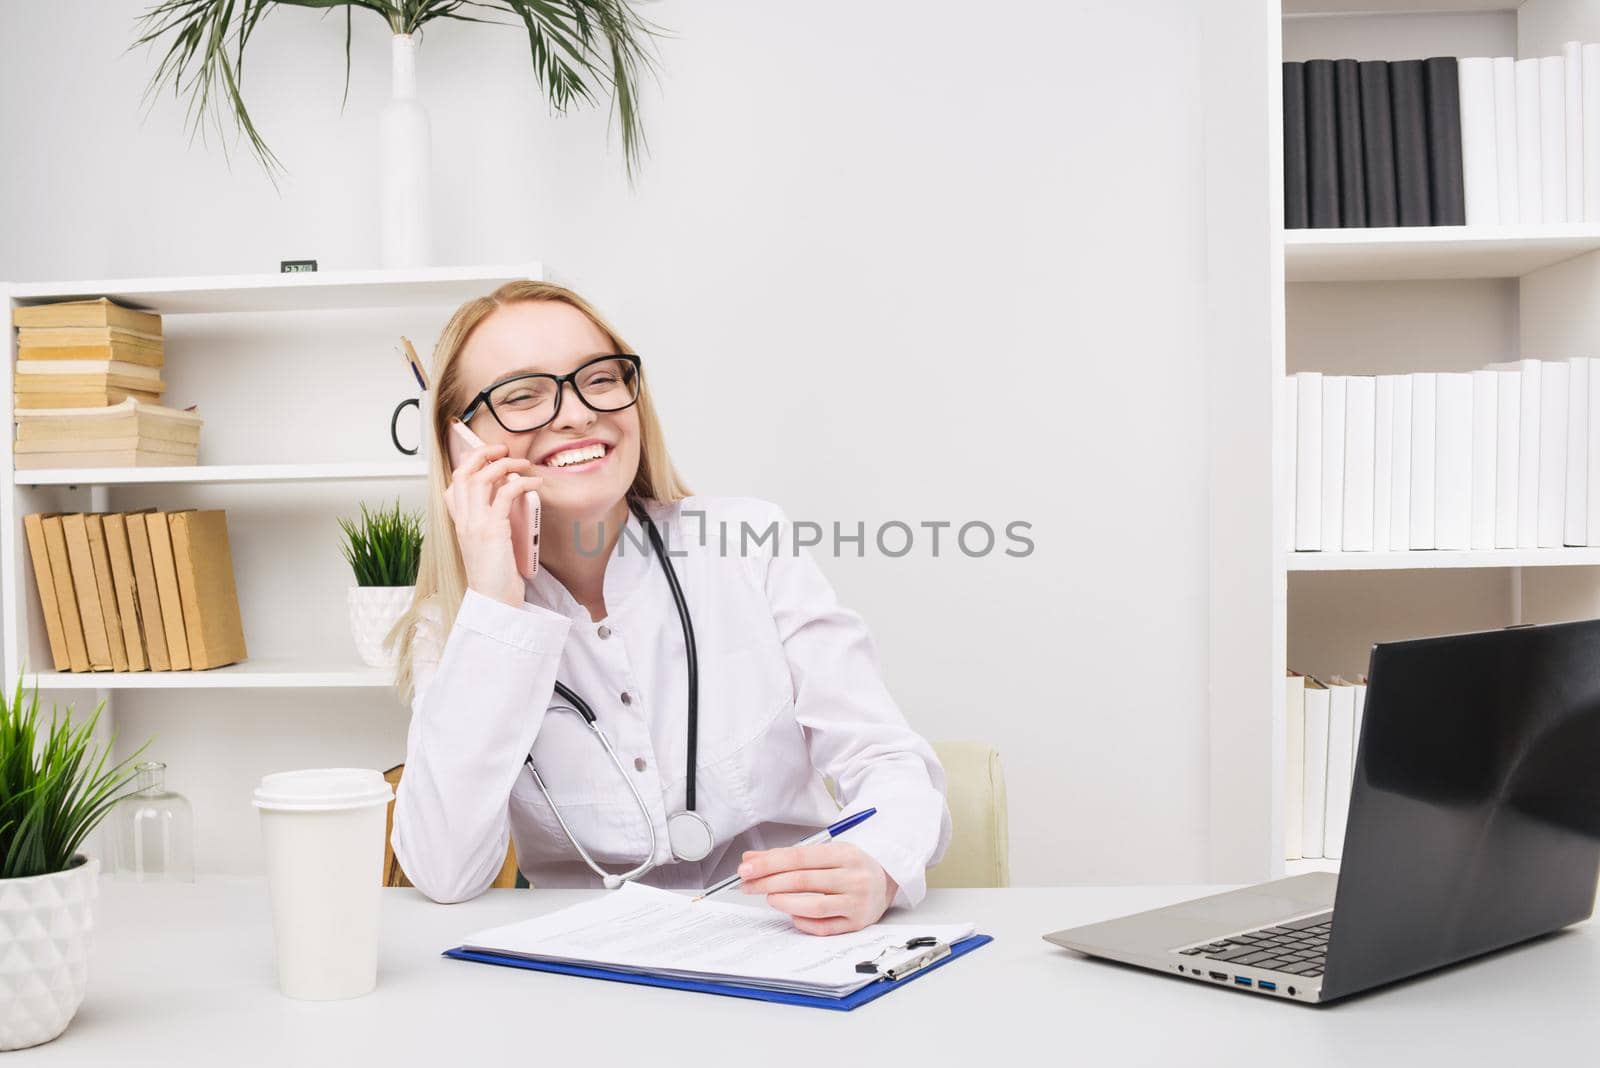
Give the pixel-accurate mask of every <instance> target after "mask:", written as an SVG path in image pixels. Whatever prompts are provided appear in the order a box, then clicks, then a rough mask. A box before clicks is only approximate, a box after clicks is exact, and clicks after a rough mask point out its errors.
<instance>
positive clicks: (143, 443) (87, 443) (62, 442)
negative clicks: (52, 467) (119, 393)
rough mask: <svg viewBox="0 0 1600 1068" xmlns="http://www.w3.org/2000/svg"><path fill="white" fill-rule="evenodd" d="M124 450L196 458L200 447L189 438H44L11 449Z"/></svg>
mask: <svg viewBox="0 0 1600 1068" xmlns="http://www.w3.org/2000/svg"><path fill="white" fill-rule="evenodd" d="M124 449H141V450H143V451H145V452H170V453H172V454H173V455H174V456H187V457H189V458H190V459H193V458H194V457H195V455H196V454H197V453H198V452H199V446H198V445H197V444H195V443H194V442H189V441H163V440H162V439H161V438H145V437H137V436H135V437H131V438H46V439H44V440H43V441H18V442H16V443H15V444H14V445H13V446H12V452H15V453H17V454H18V455H21V454H23V453H40V452H43V453H63V454H66V453H77V452H120V451H122V450H124Z"/></svg>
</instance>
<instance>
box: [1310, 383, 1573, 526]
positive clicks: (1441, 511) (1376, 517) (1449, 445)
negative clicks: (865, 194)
mask: <svg viewBox="0 0 1600 1068" xmlns="http://www.w3.org/2000/svg"><path fill="white" fill-rule="evenodd" d="M1285 389H1286V394H1285V399H1284V404H1285V415H1286V417H1287V418H1286V419H1285V424H1286V425H1285V428H1284V429H1285V431H1286V433H1287V437H1288V440H1287V441H1286V442H1285V444H1284V448H1285V450H1286V451H1287V453H1288V455H1289V456H1291V457H1292V458H1293V465H1294V485H1293V493H1292V494H1290V495H1288V496H1289V497H1290V501H1289V502H1287V506H1288V507H1289V508H1290V509H1292V518H1291V519H1289V520H1288V522H1287V523H1286V526H1287V527H1288V528H1289V530H1290V533H1291V535H1292V537H1293V539H1294V540H1293V543H1292V545H1291V546H1290V547H1291V548H1292V549H1293V550H1295V551H1299V552H1307V551H1319V550H1320V551H1325V552H1338V551H1343V552H1369V551H1376V552H1397V551H1402V550H1410V549H1553V548H1560V547H1563V546H1600V365H1597V364H1596V361H1595V360H1593V359H1589V358H1583V359H1575V360H1562V361H1545V360H1517V361H1514V362H1510V363H1497V364H1491V365H1490V366H1489V367H1487V368H1484V369H1482V370H1477V371H1460V372H1438V373H1435V372H1422V373H1417V374H1409V375H1376V376H1368V375H1323V374H1319V373H1318V372H1315V371H1304V372H1301V373H1299V374H1296V375H1292V376H1290V379H1289V381H1288V382H1287V383H1286V384H1285Z"/></svg>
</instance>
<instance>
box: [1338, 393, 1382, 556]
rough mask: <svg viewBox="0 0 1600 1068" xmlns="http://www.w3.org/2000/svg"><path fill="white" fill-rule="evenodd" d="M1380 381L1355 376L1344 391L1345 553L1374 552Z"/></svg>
mask: <svg viewBox="0 0 1600 1068" xmlns="http://www.w3.org/2000/svg"><path fill="white" fill-rule="evenodd" d="M1377 386H1378V382H1377V379H1375V378H1372V377H1369V376H1363V375H1355V376H1352V377H1350V378H1347V379H1345V391H1344V536H1343V539H1342V541H1343V549H1344V551H1345V552H1358V553H1365V552H1371V551H1372V511H1373V501H1372V493H1373V489H1372V474H1373V465H1374V460H1373V455H1372V454H1373V449H1374V446H1375V440H1374V434H1375V426H1376V421H1377Z"/></svg>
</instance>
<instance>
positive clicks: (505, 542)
mask: <svg viewBox="0 0 1600 1068" xmlns="http://www.w3.org/2000/svg"><path fill="white" fill-rule="evenodd" d="M509 451H510V450H509V449H508V448H507V447H506V446H505V445H500V444H496V445H485V446H483V447H482V448H478V449H474V450H472V451H471V452H470V453H468V454H467V455H466V457H465V458H464V459H463V460H462V461H461V464H460V466H458V467H457V468H456V469H455V470H454V471H453V472H451V475H450V485H448V486H446V487H445V491H444V505H445V508H446V510H447V511H449V513H450V518H451V520H452V521H454V523H455V525H456V541H457V543H458V544H460V546H461V560H462V563H464V564H465V565H466V569H467V586H468V587H469V588H470V589H474V590H477V591H478V592H479V593H481V594H483V595H484V596H485V597H493V598H495V599H496V600H499V601H504V602H505V603H506V604H509V605H512V606H513V607H515V606H518V605H521V604H522V602H523V590H524V587H523V579H522V575H521V573H520V572H518V571H517V560H516V555H515V553H513V551H512V548H511V503H512V501H514V500H515V499H516V498H518V497H520V496H522V495H523V494H525V493H532V492H534V491H536V490H537V489H538V488H539V486H540V484H541V483H542V482H543V481H544V480H543V479H542V478H540V477H539V476H538V475H534V474H530V473H529V472H531V471H532V470H533V461H531V460H527V459H523V458H520V457H515V458H514V457H510V456H508V455H506V454H507V453H508V452H509ZM510 475H517V476H519V477H517V478H509V477H507V476H510Z"/></svg>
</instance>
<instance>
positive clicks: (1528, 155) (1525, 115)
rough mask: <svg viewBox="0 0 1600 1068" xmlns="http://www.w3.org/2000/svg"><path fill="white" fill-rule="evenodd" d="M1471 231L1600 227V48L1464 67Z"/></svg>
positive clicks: (1464, 159) (1464, 153) (1572, 45)
mask: <svg viewBox="0 0 1600 1068" xmlns="http://www.w3.org/2000/svg"><path fill="white" fill-rule="evenodd" d="M1460 82H1461V85H1460V99H1461V163H1462V166H1461V176H1462V181H1463V192H1464V193H1465V198H1466V209H1467V211H1466V215H1467V224H1468V225H1469V226H1476V225H1484V226H1494V225H1509V224H1513V223H1569V222H1570V223H1580V222H1600V44H1581V43H1579V42H1577V41H1569V42H1567V44H1566V45H1565V46H1564V47H1563V49H1562V54H1561V55H1559V56H1544V57H1540V58H1531V59H1512V58H1510V57H1504V56H1503V57H1499V58H1493V59H1486V58H1472V59H1462V60H1461V61H1460Z"/></svg>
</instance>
